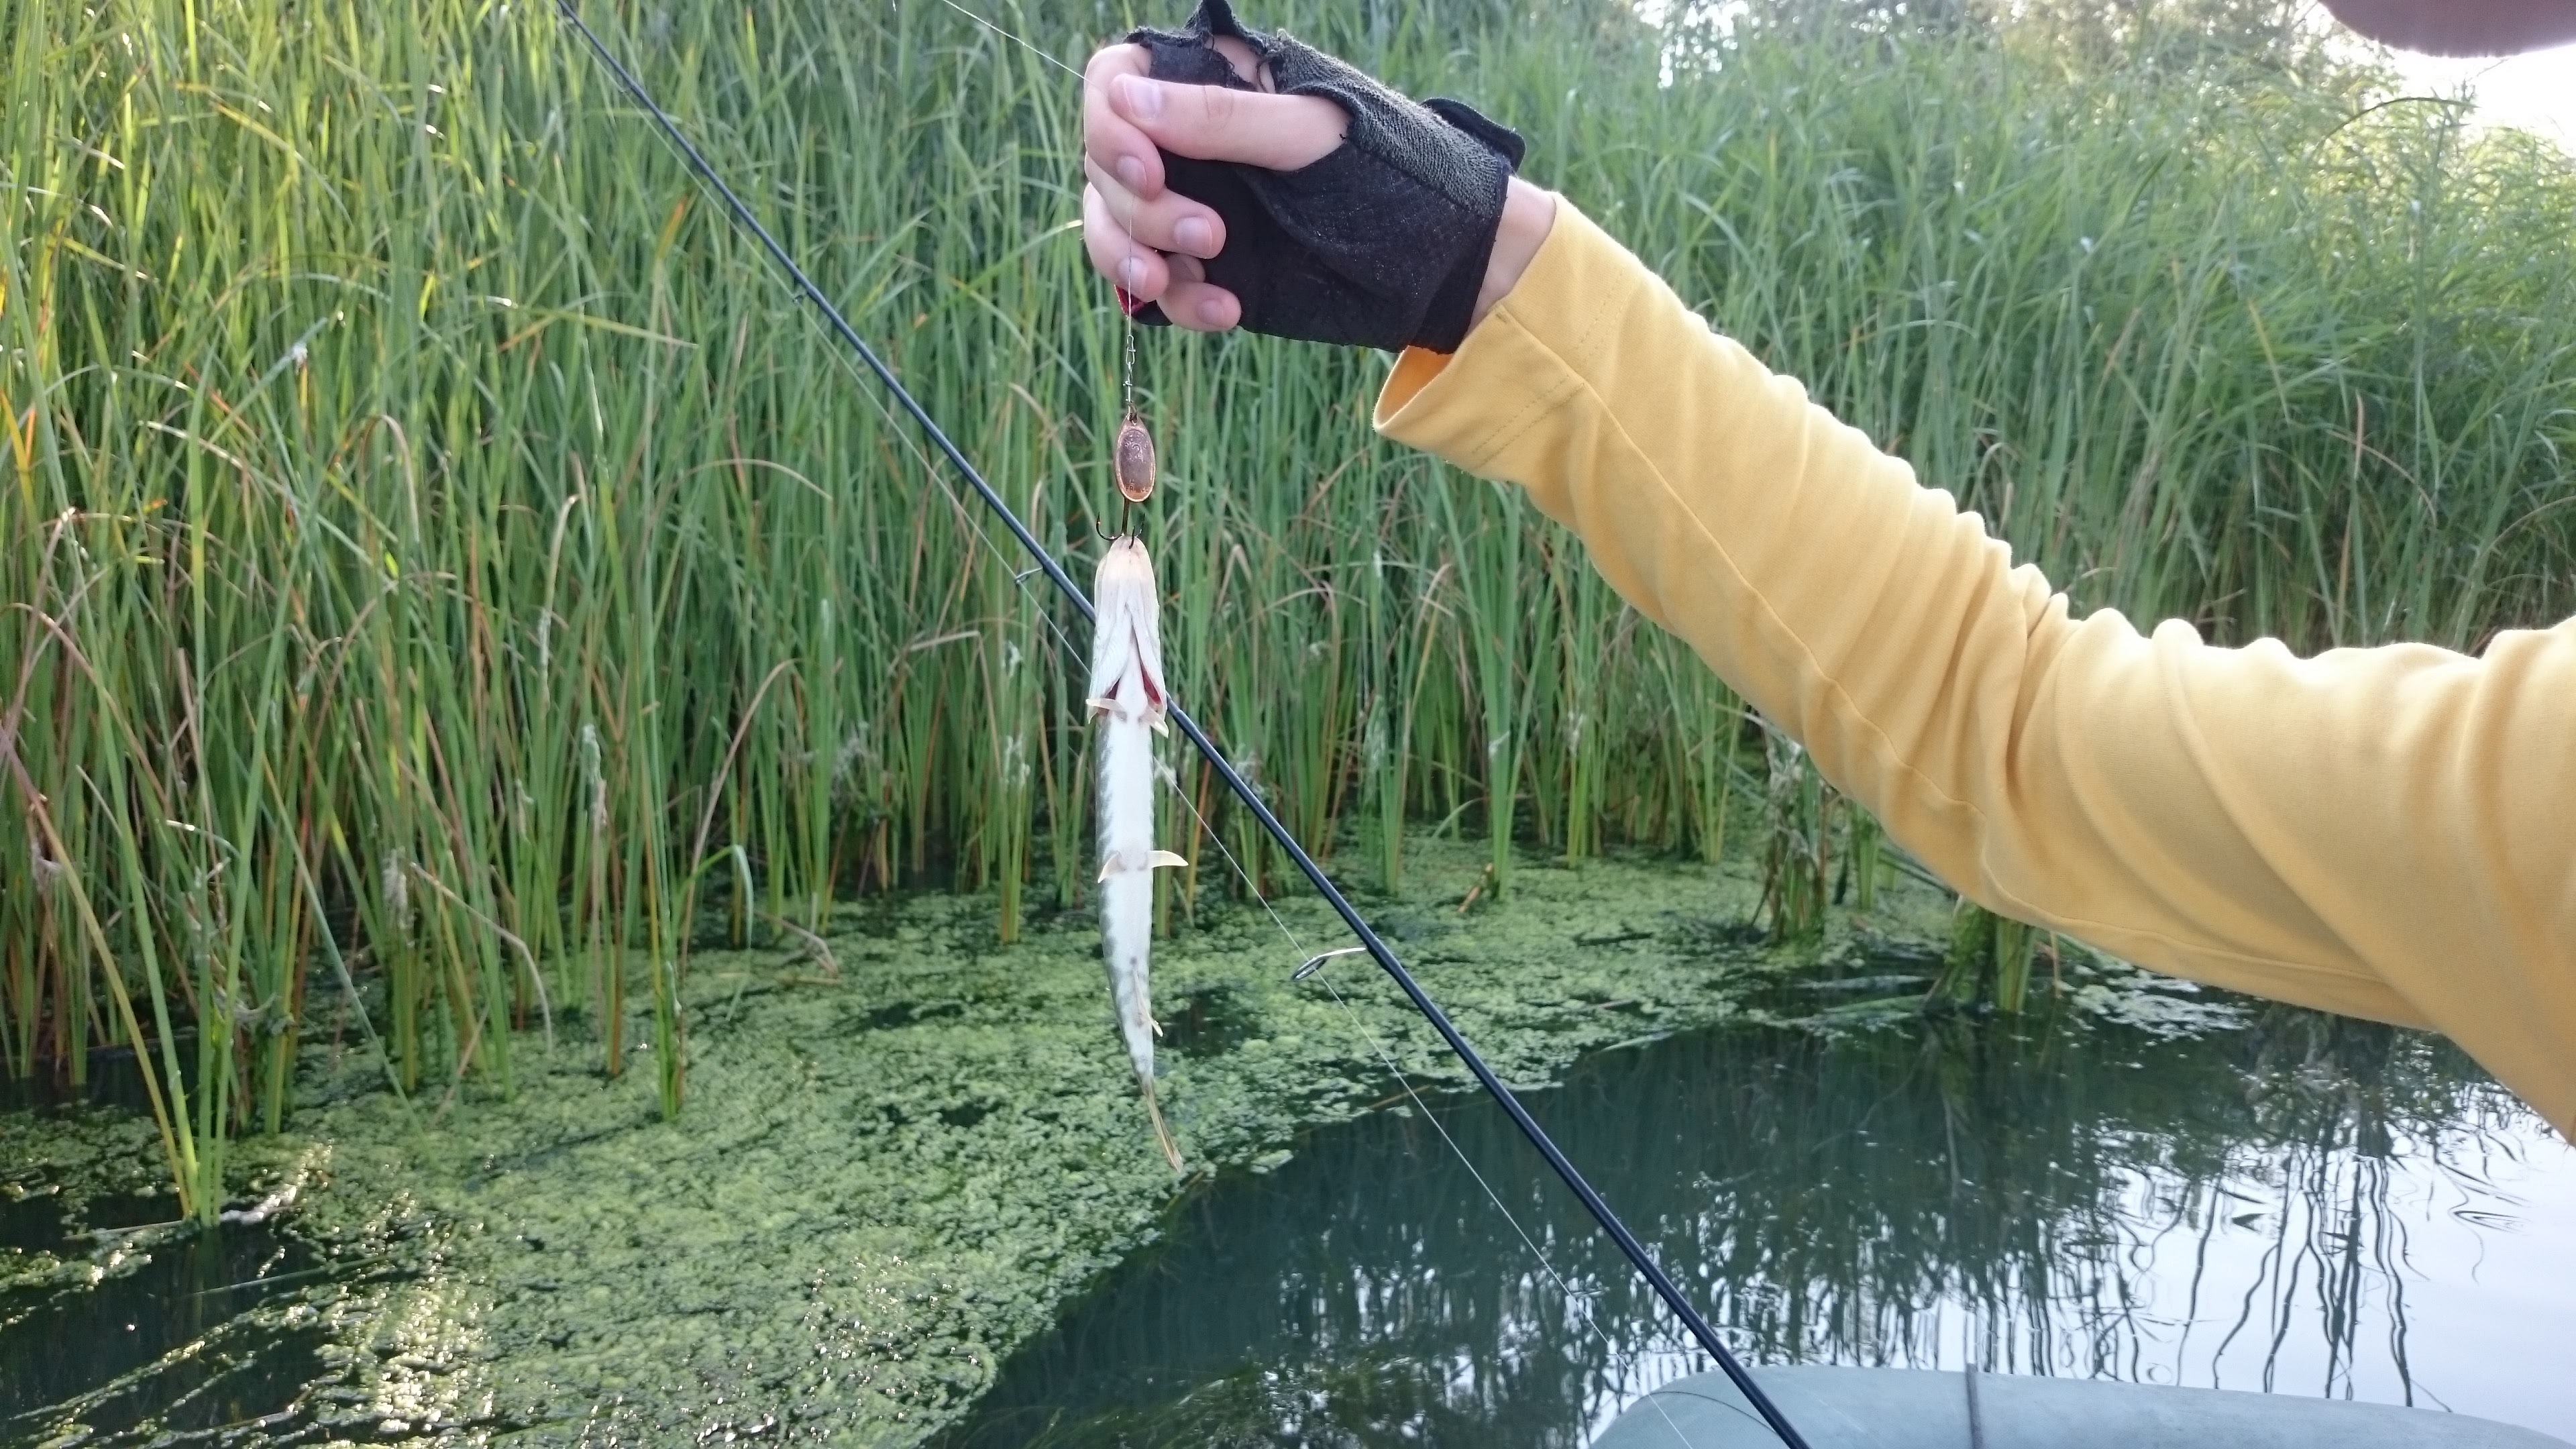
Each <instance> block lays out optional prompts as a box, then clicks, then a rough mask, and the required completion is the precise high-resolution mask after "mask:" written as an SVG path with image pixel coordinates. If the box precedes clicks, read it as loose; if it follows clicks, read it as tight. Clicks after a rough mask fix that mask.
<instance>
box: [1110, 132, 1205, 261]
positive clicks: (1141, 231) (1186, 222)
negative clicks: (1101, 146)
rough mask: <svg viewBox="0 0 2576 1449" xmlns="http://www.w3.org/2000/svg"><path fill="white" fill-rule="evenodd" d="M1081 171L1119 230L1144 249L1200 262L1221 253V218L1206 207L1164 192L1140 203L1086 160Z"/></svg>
mask: <svg viewBox="0 0 2576 1449" xmlns="http://www.w3.org/2000/svg"><path fill="white" fill-rule="evenodd" d="M1082 171H1083V174H1084V175H1085V176H1087V177H1089V178H1090V181H1091V186H1092V189H1093V190H1095V191H1097V192H1099V193H1100V202H1101V205H1102V206H1103V207H1105V208H1106V209H1107V210H1108V212H1109V214H1110V215H1111V216H1112V217H1114V218H1116V219H1117V221H1118V226H1119V229H1120V230H1122V231H1124V232H1126V233H1127V234H1128V235H1129V236H1130V237H1133V238H1135V239H1136V240H1137V241H1139V242H1142V243H1144V244H1145V245H1146V246H1149V247H1152V248H1153V249H1154V250H1156V251H1158V252H1180V253H1182V254H1184V255H1187V256H1193V257H1199V258H1202V259H1204V258H1207V257H1212V256H1215V255H1216V254H1217V253H1218V252H1221V251H1223V250H1225V218H1223V217H1221V216H1219V215H1217V214H1216V212H1214V211H1213V210H1211V209H1209V208H1208V207H1205V206H1202V205H1200V204H1199V203H1197V202H1195V201H1192V200H1190V199H1189V198H1188V197H1186V196H1183V195H1182V194H1180V193H1179V192H1177V191H1166V192H1164V193H1163V194H1162V195H1160V196H1158V197H1156V198H1154V199H1153V200H1151V201H1144V200H1140V199H1138V198H1137V196H1136V194H1135V193H1134V192H1132V191H1130V190H1128V189H1127V188H1126V187H1124V186H1121V185H1119V184H1118V182H1117V181H1116V180H1115V179H1114V178H1112V177H1110V176H1107V175H1104V174H1103V173H1102V172H1101V170H1100V168H1099V167H1097V166H1094V165H1093V164H1091V161H1090V159H1089V158H1087V157H1086V158H1084V160H1083V163H1082Z"/></svg>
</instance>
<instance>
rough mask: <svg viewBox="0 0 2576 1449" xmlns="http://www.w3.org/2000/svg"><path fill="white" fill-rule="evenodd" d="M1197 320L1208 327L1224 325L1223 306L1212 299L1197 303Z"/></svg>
mask: <svg viewBox="0 0 2576 1449" xmlns="http://www.w3.org/2000/svg"><path fill="white" fill-rule="evenodd" d="M1199 320H1200V321H1202V322H1205V323H1206V324H1207V325H1209V326H1210V327H1222V326H1224V325H1225V304H1224V303H1223V302H1220V301H1218V300H1217V299H1216V298H1214V297H1210V298H1208V299H1207V300H1206V301H1204V302H1201V303H1199Z"/></svg>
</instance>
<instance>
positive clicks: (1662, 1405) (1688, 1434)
mask: <svg viewBox="0 0 2576 1449" xmlns="http://www.w3.org/2000/svg"><path fill="white" fill-rule="evenodd" d="M1752 1373H1753V1377H1754V1378H1755V1379H1757V1380H1759V1381H1760V1383H1761V1385H1762V1389H1763V1392H1764V1393H1765V1394H1766V1395H1768V1396H1769V1397H1770V1399H1771V1401H1772V1402H1773V1403H1774V1404H1775V1405H1777V1406H1778V1408H1779V1410H1780V1412H1782V1413H1784V1414H1786V1415H1788V1416H1789V1417H1790V1418H1791V1419H1793V1420H1795V1421H1796V1423H1797V1425H1798V1427H1799V1429H1800V1430H1802V1431H1803V1432H1804V1433H1805V1434H1806V1436H1807V1440H1808V1442H1809V1443H1811V1444H1813V1445H1814V1446H1816V1449H2571V1446H2570V1445H2569V1444H2568V1443H2567V1441H2566V1440H2564V1439H2553V1438H2551V1437H2550V1436H2549V1435H2547V1434H2543V1433H2540V1432H2538V1431H2537V1430H2532V1429H2522V1428H2516V1427H2515V1426H2513V1425H2511V1424H2499V1423H2496V1422H2495V1421H2493V1420H2491V1419H2472V1418H2470V1417H2468V1416H2467V1415H2465V1414H2446V1413H2441V1412H2438V1411H2436V1410H2432V1409H2409V1408H2402V1407H2399V1406H2396V1405H2392V1404H2356V1403H2353V1402H2350V1401H2349V1400H2344V1399H2308V1398H2299V1397H2296V1396H2294V1395H2290V1394H2258V1393H2249V1392H2245V1391H2242V1390H2236V1389H2180V1388H2168V1387H2166V1386H2164V1385H2162V1384H2129V1383H2120V1382H2117V1381H2115V1380H2111V1379H2057V1378H2034V1377H2025V1376H2022V1375H2018V1374H1990V1373H1980V1372H1976V1371H1973V1370H1971V1371H1970V1372H1967V1373H1949V1372H1933V1371H1930V1370H1925V1369H1884V1368H1833V1367H1825V1366H1820V1365H1807V1366H1798V1367H1786V1368H1780V1367H1773V1368H1757V1369H1754V1370H1753V1371H1752ZM1776 1442H1777V1441H1776V1440H1774V1439H1773V1438H1772V1436H1771V1431H1770V1430H1769V1429H1768V1428H1765V1427H1764V1426H1763V1423H1762V1420H1761V1418H1760V1417H1759V1416H1757V1415H1756V1414H1755V1413H1754V1412H1753V1407H1752V1405H1751V1404H1750V1403H1748V1402H1747V1401H1746V1400H1745V1398H1744V1396H1743V1395H1742V1394H1741V1393H1739V1392H1737V1390H1736V1387H1735V1385H1734V1384H1732V1383H1730V1382H1728V1380H1727V1378H1726V1376H1725V1375H1723V1374H1718V1373H1699V1374H1692V1375H1690V1376H1688V1377H1686V1378H1679V1379H1675V1380H1674V1381H1672V1382H1671V1383H1668V1384H1666V1385H1664V1386H1663V1387H1662V1388H1660V1389H1657V1390H1655V1391H1654V1392H1653V1393H1651V1394H1649V1395H1647V1396H1646V1397H1645V1398H1644V1399H1641V1400H1639V1401H1638V1402H1636V1403H1635V1404H1632V1405H1630V1406H1629V1408H1628V1410H1627V1412H1625V1413H1623V1414H1621V1415H1620V1416H1619V1417H1618V1418H1617V1419H1616V1420H1614V1421H1613V1422H1612V1423H1611V1425H1610V1427H1609V1428H1608V1429H1605V1430H1603V1431H1602V1433H1601V1436H1600V1437H1599V1438H1597V1439H1594V1440H1593V1441H1592V1445H1591V1449H1767V1446H1769V1445H1771V1444H1774V1443H1776Z"/></svg>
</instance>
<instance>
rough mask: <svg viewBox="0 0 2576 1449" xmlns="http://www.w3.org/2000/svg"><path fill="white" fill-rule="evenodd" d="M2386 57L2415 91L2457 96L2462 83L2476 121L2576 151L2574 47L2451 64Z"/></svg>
mask: <svg viewBox="0 0 2576 1449" xmlns="http://www.w3.org/2000/svg"><path fill="white" fill-rule="evenodd" d="M2389 58H2390V60H2391V61H2392V62H2394V63H2395V65H2396V67H2397V71H2398V73H2399V74H2400V75H2402V76H2404V77H2405V78H2406V81H2407V84H2408V86H2409V88H2410V90H2411V91H2413V92H2414V93H2417V94H2424V95H2456V94H2458V92H2459V89H2460V87H2461V86H2463V85H2468V86H2471V87H2474V88H2475V90H2476V93H2477V102H2478V109H2477V115H2478V119H2479V120H2481V121H2484V122H2486V123H2487V124H2489V125H2497V126H2519V127H2521V128H2522V129H2524V130H2528V131H2536V132H2539V133H2540V134H2542V135H2544V136H2547V137H2549V138H2550V139H2552V140H2554V141H2556V142H2557V143H2558V144H2559V145H2560V146H2561V147H2563V148H2565V149H2566V150H2568V151H2570V152H2576V45H2562V46H2559V47H2557V48H2556V49H2554V50H2539V51H2533V52H2532V53H2531V54H2529V55H2517V56H2510V57H2507V58H2505V59H2503V60H2494V59H2487V60H2454V59H2450V58H2448V57H2444V56H2433V55H2409V54H2407V53H2405V52H2403V51H2397V52H2392V53H2391V55H2390V57H2389Z"/></svg>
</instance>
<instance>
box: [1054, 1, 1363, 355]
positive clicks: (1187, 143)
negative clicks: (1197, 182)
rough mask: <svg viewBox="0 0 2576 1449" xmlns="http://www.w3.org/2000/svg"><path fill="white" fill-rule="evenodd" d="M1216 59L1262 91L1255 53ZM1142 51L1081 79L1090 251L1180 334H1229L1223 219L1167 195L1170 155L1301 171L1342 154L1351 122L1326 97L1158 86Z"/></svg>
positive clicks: (1235, 315) (1223, 48) (1236, 46)
mask: <svg viewBox="0 0 2576 1449" xmlns="http://www.w3.org/2000/svg"><path fill="white" fill-rule="evenodd" d="M1215 45H1216V48H1217V50H1218V51H1219V52H1221V53H1223V54H1224V56H1225V58H1226V60H1227V62H1228V63H1229V64H1231V65H1233V67H1234V69H1235V74H1236V75H1238V76H1240V77H1242V78H1243V79H1244V80H1245V81H1246V82H1248V83H1251V84H1254V85H1262V80H1263V77H1262V75H1261V70H1260V67H1259V65H1258V64H1257V62H1256V61H1255V60H1254V58H1253V55H1252V48H1251V47H1250V46H1248V45H1246V44H1244V43H1243V42H1242V41H1240V40H1237V39H1235V38H1233V37H1232V36H1221V37H1219V38H1218V39H1217V40H1216V41H1215ZM1151 64H1152V61H1151V57H1150V56H1148V55H1147V53H1146V51H1145V47H1143V46H1141V45H1112V46H1108V47H1106V48H1104V49H1102V50H1100V51H1098V52H1097V53H1095V54H1094V55H1093V56H1092V57H1091V63H1090V64H1089V65H1086V66H1084V67H1083V72H1082V152H1083V154H1082V174H1083V175H1084V177H1085V178H1087V180H1086V184H1085V185H1084V186H1083V188H1082V243H1083V247H1084V249H1085V250H1086V251H1088V252H1089V253H1090V254H1091V264H1092V265H1093V266H1094V267H1097V268H1098V269H1099V270H1100V274H1101V275H1102V276H1104V277H1107V278H1108V279H1109V280H1111V281H1113V282H1115V283H1117V284H1118V285H1119V286H1120V287H1122V288H1125V289H1126V292H1127V295H1128V296H1129V297H1132V298H1134V299H1135V300H1136V301H1137V302H1138V303H1146V302H1158V303H1160V304H1162V308H1163V314H1164V315H1165V316H1166V317H1168V318H1170V319H1171V321H1172V324H1173V325H1174V326H1176V327H1186V328H1189V329H1190V330H1191V331H1194V332H1223V331H1226V330H1227V329H1229V328H1231V327H1233V326H1234V325H1235V324H1236V323H1237V322H1239V321H1241V320H1242V317H1243V304H1242V301H1241V299H1239V298H1237V297H1236V296H1235V295H1234V294H1233V293H1232V292H1229V291H1227V290H1226V289H1225V288H1223V287H1219V286H1215V285H1213V284H1211V283H1209V282H1208V281H1207V279H1206V278H1207V269H1206V268H1205V267H1204V266H1203V265H1201V263H1203V262H1205V261H1206V260H1208V259H1209V258H1212V257H1214V256H1215V255H1216V254H1217V253H1218V252H1221V251H1223V250H1224V249H1225V240H1226V236H1225V219H1224V218H1223V217H1220V216H1218V215H1217V214H1216V210H1215V208H1213V207H1210V206H1207V205H1204V204H1202V203H1200V202H1196V201H1192V200H1191V199H1190V198H1188V197H1186V196H1183V195H1181V194H1180V193H1178V192H1175V191H1172V190H1170V189H1168V188H1167V187H1166V186H1165V184H1164V182H1165V179H1166V178H1165V176H1164V167H1163V153H1164V152H1165V151H1169V152H1171V153H1172V154H1173V155H1176V156H1188V157H1193V158H1195V159H1198V160H1202V161H1231V162H1236V163H1239V164H1242V165H1246V166H1259V167H1262V168H1264V169H1266V170H1271V171H1295V170H1298V169H1300V168H1302V167H1305V166H1309V165H1312V164H1313V163H1314V162H1317V161H1320V160H1322V159H1323V158H1324V157H1326V156H1328V155H1331V154H1332V153H1333V151H1335V150H1336V149H1338V148H1339V147H1340V146H1341V144H1342V133H1343V127H1344V125H1345V123H1346V121H1347V120H1348V118H1347V117H1346V116H1345V115H1344V114H1343V113H1342V108H1341V107H1339V106H1337V105H1334V104H1333V103H1332V102H1331V101H1328V100H1325V99H1323V98H1322V97H1321V96H1282V95H1276V94H1272V93H1270V91H1269V88H1268V87H1267V86H1266V85H1262V88H1261V89H1260V90H1256V91H1238V90H1229V89H1226V88H1225V87H1222V86H1197V85H1180V84H1176V83H1173V82H1170V81H1158V80H1153V79H1151V78H1150V77H1149V76H1148V75H1147V70H1148V68H1149V66H1150V65H1151Z"/></svg>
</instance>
